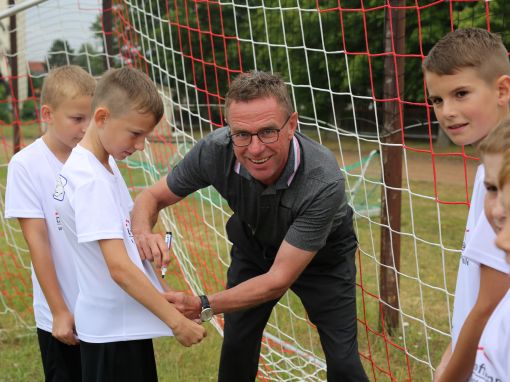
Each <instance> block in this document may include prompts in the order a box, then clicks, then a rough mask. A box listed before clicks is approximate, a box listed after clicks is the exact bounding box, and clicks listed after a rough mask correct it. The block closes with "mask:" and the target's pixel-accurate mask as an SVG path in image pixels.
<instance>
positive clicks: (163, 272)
mask: <svg viewBox="0 0 510 382" xmlns="http://www.w3.org/2000/svg"><path fill="white" fill-rule="evenodd" d="M165 244H166V248H167V249H168V250H170V247H171V246H172V232H170V231H168V232H167V233H166V234H165ZM166 269H167V268H166V267H161V277H162V278H165V275H166Z"/></svg>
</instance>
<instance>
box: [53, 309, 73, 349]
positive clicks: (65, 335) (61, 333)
mask: <svg viewBox="0 0 510 382" xmlns="http://www.w3.org/2000/svg"><path fill="white" fill-rule="evenodd" d="M51 334H52V335H53V337H55V338H56V339H57V340H59V341H60V342H63V343H65V344H66V345H78V343H79V341H78V339H77V338H76V331H75V326H74V317H73V315H72V314H71V313H70V312H68V311H67V312H62V313H59V314H56V315H54V316H53V328H52V330H51Z"/></svg>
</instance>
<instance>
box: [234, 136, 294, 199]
mask: <svg viewBox="0 0 510 382" xmlns="http://www.w3.org/2000/svg"><path fill="white" fill-rule="evenodd" d="M300 163H301V147H300V146H299V142H298V140H297V138H296V136H295V135H294V136H293V137H292V143H291V145H290V150H289V157H288V158H287V163H286V164H285V168H284V169H283V172H282V174H281V175H280V177H279V178H278V180H277V181H276V183H275V184H274V187H276V188H277V189H281V188H287V187H289V186H290V185H291V183H292V181H293V180H294V177H295V176H296V173H297V170H298V168H299V164H300ZM234 172H235V173H236V174H239V175H241V176H242V177H243V178H246V179H248V180H251V179H253V177H252V176H251V175H250V173H249V172H248V170H246V168H244V166H243V165H241V162H239V161H238V160H237V158H236V161H235V164H234Z"/></svg>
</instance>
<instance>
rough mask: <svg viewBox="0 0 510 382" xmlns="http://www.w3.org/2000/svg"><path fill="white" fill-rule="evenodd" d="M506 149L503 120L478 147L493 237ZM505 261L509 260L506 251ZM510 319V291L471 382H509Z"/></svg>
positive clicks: (488, 329)
mask: <svg viewBox="0 0 510 382" xmlns="http://www.w3.org/2000/svg"><path fill="white" fill-rule="evenodd" d="M509 148H510V120H505V121H503V122H502V123H501V124H500V125H498V127H497V128H496V129H494V130H493V131H492V132H491V133H490V134H489V135H488V136H487V138H485V139H484V140H483V141H482V142H481V143H480V145H479V147H478V150H479V152H480V158H481V160H482V163H483V165H484V167H485V179H484V184H485V187H486V189H487V193H486V195H485V204H484V210H485V215H486V217H487V221H488V222H489V224H490V226H491V228H492V229H493V230H494V232H495V233H496V234H498V233H501V230H502V228H503V226H504V224H505V221H506V213H505V209H504V208H503V205H502V203H501V199H502V196H503V195H502V192H501V186H502V185H504V184H505V183H507V182H508V181H510V150H509ZM506 191H508V189H507V190H506ZM494 244H495V243H494ZM471 254H473V255H474V256H475V257H473V258H472V260H474V261H476V255H477V254H476V253H471V252H470V253H469V255H471ZM470 258H471V257H470ZM498 260H499V259H498ZM506 260H509V258H508V252H507V259H506ZM502 261H505V259H502ZM505 263H506V261H505ZM508 272H510V268H509V267H507V273H508ZM507 277H508V278H510V275H508V274H507ZM509 318H510V292H507V293H506V295H505V296H504V297H503V299H502V300H501V301H500V303H499V304H498V306H497V307H496V309H495V310H494V312H493V313H492V315H491V317H490V318H489V321H488V322H487V325H486V326H485V329H484V331H483V333H482V336H481V338H480V343H479V345H478V351H477V354H476V360H475V365H474V368H473V373H472V375H471V379H470V381H472V382H482V381H509V380H510V320H509Z"/></svg>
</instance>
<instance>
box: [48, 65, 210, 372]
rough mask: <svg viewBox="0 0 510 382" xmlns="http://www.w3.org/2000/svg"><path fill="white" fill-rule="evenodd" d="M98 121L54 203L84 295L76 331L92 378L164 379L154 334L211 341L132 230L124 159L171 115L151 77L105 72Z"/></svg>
mask: <svg viewBox="0 0 510 382" xmlns="http://www.w3.org/2000/svg"><path fill="white" fill-rule="evenodd" d="M92 110H93V112H92V117H91V121H90V125H89V127H88V129H87V132H86V134H85V136H84V138H83V140H82V141H81V142H80V144H79V145H78V146H77V147H76V148H75V149H74V150H73V151H72V153H71V155H70V156H69V159H68V160H67V162H66V164H65V165H64V166H63V168H62V171H61V173H60V177H59V180H58V182H57V186H56V189H55V194H54V196H53V197H54V199H55V203H56V204H55V205H56V209H57V211H58V212H59V214H60V216H61V219H62V225H63V227H64V232H65V233H66V236H67V237H68V240H69V241H70V242H71V244H72V246H73V251H72V253H73V254H74V260H75V265H76V270H77V279H78V285H79V287H80V293H79V295H78V299H77V301H76V307H75V317H76V329H77V332H78V335H79V337H80V341H81V355H82V370H83V374H82V376H83V380H84V381H117V380H119V381H124V380H129V381H156V380H157V373H156V364H155V360H154V352H153V347H152V338H155V337H159V336H170V335H172V331H173V334H174V335H175V337H176V338H177V340H178V341H179V342H180V343H181V344H183V345H185V346H191V345H192V344H195V343H198V342H200V341H201V340H202V338H203V337H204V336H205V334H206V333H205V330H204V328H203V327H202V326H200V325H199V324H197V323H195V322H193V321H190V320H188V319H187V318H185V317H184V316H183V315H182V314H180V313H179V312H178V311H177V310H176V309H175V308H174V307H173V305H171V304H170V303H168V302H167V301H166V300H165V298H164V297H163V295H162V294H161V292H162V286H161V284H160V282H159V279H158V277H157V276H156V274H155V272H154V270H153V268H152V266H151V264H150V263H149V262H148V261H147V260H142V259H141V258H140V255H139V253H138V250H137V247H136V244H135V241H134V238H133V234H132V232H131V221H130V212H131V209H132V206H133V202H132V199H131V196H130V195H129V191H128V189H127V187H126V184H125V182H124V180H123V178H122V176H121V174H120V172H119V169H118V167H117V165H116V162H115V160H123V159H125V158H127V157H128V156H129V155H131V154H133V153H134V152H135V151H137V150H143V149H144V145H145V138H146V137H147V135H148V134H149V133H151V132H152V130H153V129H154V127H155V126H156V124H157V123H158V122H159V120H160V119H161V117H162V116H163V103H162V101H161V98H160V97H159V94H158V92H157V89H156V87H155V86H154V84H153V83H152V82H151V81H150V79H149V78H148V77H147V76H146V75H145V74H143V73H142V72H140V71H138V70H136V69H131V68H122V69H116V70H110V71H109V72H107V73H105V74H104V75H103V76H102V77H101V79H100V81H99V82H98V84H97V88H96V92H95V94H94V98H93V100H92Z"/></svg>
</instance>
